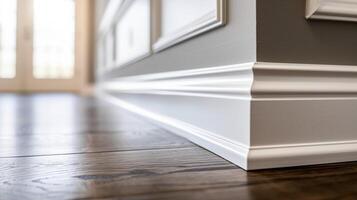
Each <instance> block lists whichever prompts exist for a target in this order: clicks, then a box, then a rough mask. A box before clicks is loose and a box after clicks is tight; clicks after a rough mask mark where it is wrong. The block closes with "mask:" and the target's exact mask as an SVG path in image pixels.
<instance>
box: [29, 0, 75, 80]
mask: <svg viewBox="0 0 357 200" xmlns="http://www.w3.org/2000/svg"><path fill="white" fill-rule="evenodd" d="M33 6H34V15H33V26H34V27H33V29H34V37H33V76H34V78H35V79H71V78H73V76H74V65H75V56H74V54H75V2H74V0H51V1H49V0H34V2H33Z"/></svg>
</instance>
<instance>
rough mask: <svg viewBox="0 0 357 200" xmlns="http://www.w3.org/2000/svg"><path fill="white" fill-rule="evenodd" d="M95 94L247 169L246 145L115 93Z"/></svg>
mask: <svg viewBox="0 0 357 200" xmlns="http://www.w3.org/2000/svg"><path fill="white" fill-rule="evenodd" d="M176 94H177V93H176ZM97 95H98V96H99V97H100V98H102V99H104V100H105V101H107V102H110V103H112V104H114V105H116V106H119V107H121V108H124V109H126V110H128V111H131V112H133V113H135V114H137V115H140V116H143V117H145V118H147V119H149V120H151V121H153V122H154V123H158V124H159V125H160V126H163V127H164V128H166V129H168V130H170V131H172V132H174V133H175V134H177V135H179V136H182V137H184V138H187V139H189V140H190V141H192V142H194V143H196V144H198V145H199V146H202V147H203V148H206V149H208V150H210V151H212V152H214V153H215V154H217V155H219V156H221V157H223V158H225V159H227V160H229V161H231V162H233V163H235V164H236V165H238V166H240V167H241V168H243V169H246V170H248V162H247V161H248V153H249V147H248V146H247V145H244V144H241V143H239V142H235V141H232V140H229V139H227V138H224V137H222V136H219V135H218V134H216V133H212V132H209V131H207V130H205V129H202V128H199V127H197V126H194V125H192V124H190V123H186V122H184V121H181V120H179V119H175V118H172V117H169V116H165V115H162V114H158V113H156V112H152V111H149V110H147V109H145V108H143V107H142V106H137V105H135V104H132V103H130V102H128V101H125V100H122V99H120V98H118V97H117V96H115V95H110V94H108V93H106V92H98V93H97ZM216 123H218V122H216ZM260 162H261V161H260Z"/></svg>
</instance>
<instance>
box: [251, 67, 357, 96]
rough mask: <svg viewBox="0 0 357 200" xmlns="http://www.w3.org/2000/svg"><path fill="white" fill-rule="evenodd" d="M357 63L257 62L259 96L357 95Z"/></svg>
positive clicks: (256, 93) (257, 89) (256, 88)
mask: <svg viewBox="0 0 357 200" xmlns="http://www.w3.org/2000/svg"><path fill="white" fill-rule="evenodd" d="M356 80H357V66H348V65H318V64H292V63H256V64H255V65H254V84H253V88H252V94H253V97H255V98H336V97H357V81H356Z"/></svg>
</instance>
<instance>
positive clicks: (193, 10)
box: [153, 0, 226, 51]
mask: <svg viewBox="0 0 357 200" xmlns="http://www.w3.org/2000/svg"><path fill="white" fill-rule="evenodd" d="M156 6H157V7H158V8H157V9H156V10H158V12H159V15H160V16H158V17H157V20H159V21H160V22H159V23H156V24H160V27H158V28H157V31H159V33H158V34H157V35H158V38H157V42H156V43H155V44H154V46H153V49H154V51H161V50H163V49H166V48H168V47H170V46H172V45H175V44H177V43H179V42H182V41H184V40H187V39H189V38H192V37H194V36H196V35H199V34H201V33H204V32H207V31H209V30H212V29H214V28H217V27H219V26H222V25H224V24H225V23H226V0H160V1H157V4H156Z"/></svg>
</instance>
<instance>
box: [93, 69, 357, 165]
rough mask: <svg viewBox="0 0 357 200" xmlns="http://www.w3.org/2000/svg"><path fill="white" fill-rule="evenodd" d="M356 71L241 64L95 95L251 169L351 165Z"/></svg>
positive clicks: (127, 83) (117, 83)
mask: <svg viewBox="0 0 357 200" xmlns="http://www.w3.org/2000/svg"><path fill="white" fill-rule="evenodd" d="M355 69H356V68H355V67H353V66H332V65H296V64H277V63H245V64H239V65H231V66H223V67H213V68H207V69H196V70H185V71H174V72H166V73H159V74H149V75H139V76H133V77H123V78H119V79H115V80H111V81H108V82H105V83H103V84H101V85H100V87H99V88H100V91H101V95H100V96H102V97H104V98H105V99H107V100H108V101H110V102H112V103H114V104H116V105H119V106H122V107H124V108H126V109H128V110H130V111H133V112H135V113H137V114H140V115H143V116H145V117H146V118H149V119H151V120H154V121H156V122H158V124H160V125H162V126H164V127H165V128H167V129H169V130H171V131H173V132H175V133H177V134H179V135H181V136H183V137H185V138H187V139H189V140H191V141H192V142H194V143H196V144H198V145H200V146H202V147H204V148H206V149H208V150H210V151H212V152H213V153H216V154H217V155H219V156H221V157H223V158H225V159H227V160H229V161H231V162H233V163H234V164H236V165H238V166H240V167H242V168H243V169H246V170H255V169H265V168H276V167H288V166H300V165H310V164H321V163H332V162H343V161H354V160H357V142H356V141H357V125H356V124H357V123H355V122H354V121H355V119H357V97H356V96H357V95H356V94H357V89H356V88H357V87H355V86H357V85H356V75H357V70H355ZM253 71H254V76H253ZM253 78H254V81H253ZM336 85H337V86H336Z"/></svg>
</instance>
